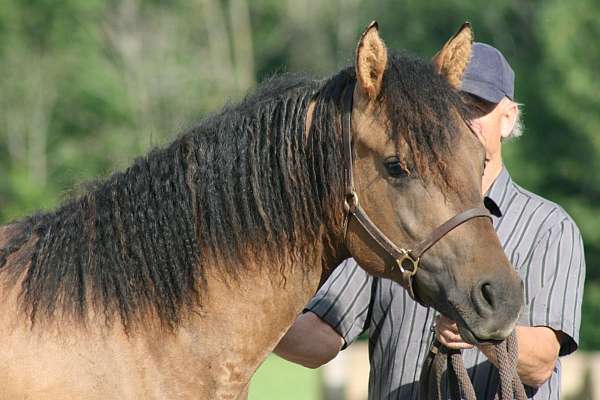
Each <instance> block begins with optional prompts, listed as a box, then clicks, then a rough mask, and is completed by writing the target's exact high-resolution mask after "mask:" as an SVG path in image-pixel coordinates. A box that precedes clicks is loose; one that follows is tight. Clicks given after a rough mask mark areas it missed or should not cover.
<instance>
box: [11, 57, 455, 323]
mask: <svg viewBox="0 0 600 400" xmlns="http://www.w3.org/2000/svg"><path fill="white" fill-rule="evenodd" d="M354 82H355V76H354V70H353V68H347V69H345V70H343V71H341V72H340V73H338V74H336V75H335V76H333V77H332V78H330V79H327V80H324V81H315V80H311V79H307V78H303V77H298V76H291V75H285V76H282V77H279V78H275V79H271V80H269V81H268V82H266V83H264V84H263V85H262V86H261V87H260V88H259V89H258V90H257V91H256V92H255V93H254V94H252V95H250V96H248V97H247V98H246V99H245V100H243V101H242V102H241V103H240V104H238V105H234V106H229V107H226V108H225V109H224V110H222V111H221V112H220V113H218V114H215V115H213V116H211V117H209V118H207V119H205V120H204V121H202V122H201V123H199V124H198V125H197V126H195V127H193V128H192V129H190V130H189V131H187V132H186V133H184V134H183V135H181V136H180V137H179V138H177V139H176V140H175V141H174V142H173V143H171V144H170V145H168V146H167V147H165V148H162V149H155V150H153V151H151V152H150V153H149V154H148V155H147V156H145V157H143V158H140V159H137V160H136V161H135V162H134V164H133V165H132V166H131V167H130V168H128V169H127V170H126V171H124V172H118V173H115V174H114V175H112V176H111V177H109V178H108V179H106V180H105V181H103V182H99V183H97V184H95V186H94V187H93V188H92V189H90V190H89V191H88V192H87V193H84V194H83V195H81V196H79V197H77V198H74V199H71V200H68V201H66V202H65V203H64V204H63V205H62V206H61V207H60V208H58V209H57V210H55V211H53V212H49V213H41V214H37V215H34V216H32V217H29V218H26V219H24V220H22V221H19V222H16V223H15V224H13V225H12V227H11V232H17V233H16V234H14V235H13V236H12V240H9V243H8V245H6V246H5V247H4V248H2V249H0V268H2V267H3V266H4V268H2V269H0V272H3V273H8V274H11V275H13V276H14V277H16V276H21V277H23V281H22V282H23V283H22V293H21V297H20V301H21V304H22V307H23V309H24V310H25V311H26V312H27V313H28V315H29V317H30V319H31V321H32V323H33V322H35V321H36V320H37V319H39V318H40V317H45V318H51V317H53V316H57V315H58V316H61V317H74V318H75V319H76V320H78V321H83V322H85V320H86V316H87V315H88V311H89V310H91V309H93V310H96V311H100V312H102V313H103V314H104V316H105V319H106V321H107V322H112V321H113V320H114V318H115V317H118V318H120V320H121V322H122V323H123V325H124V326H125V328H126V329H130V328H132V327H133V326H135V324H136V323H142V322H143V321H144V320H146V319H147V318H148V315H147V314H148V313H150V314H152V315H154V316H156V317H158V318H159V320H160V321H161V322H162V323H164V324H165V325H167V326H170V327H174V326H177V324H178V323H179V322H180V321H181V319H182V318H183V315H184V312H185V310H186V309H189V307H190V306H194V305H197V304H200V303H201V298H202V294H203V291H204V288H205V285H206V279H205V277H206V271H207V270H208V269H209V268H217V269H219V270H220V271H221V273H222V275H223V276H224V279H227V278H228V277H234V278H235V277H236V276H239V274H242V273H243V272H244V266H245V265H247V263H249V262H260V261H261V260H270V261H271V262H268V263H265V264H268V265H273V264H277V263H273V262H272V261H273V260H281V261H283V260H284V259H290V258H292V259H294V258H297V259H300V258H301V256H302V254H304V251H306V250H307V249H308V248H309V247H311V246H313V245H314V243H316V241H318V240H322V238H321V237H320V235H321V234H322V232H323V230H324V231H325V232H330V233H331V232H337V230H339V228H340V226H341V218H342V208H341V205H342V199H343V186H344V184H343V174H342V170H343V164H342V162H343V161H342V160H343V156H342V152H341V135H340V129H341V128H340V115H341V107H342V94H343V92H344V90H346V89H347V88H349V87H352V85H354ZM313 100H314V101H315V102H316V103H315V111H314V115H313V120H312V121H313V123H312V125H311V129H310V133H309V135H308V136H307V135H306V134H305V119H306V115H307V109H308V105H309V103H310V102H311V101H313ZM380 101H381V103H382V104H384V105H385V106H386V107H387V109H388V111H389V113H390V115H391V121H390V134H391V135H393V136H394V138H395V140H404V141H406V143H408V144H410V146H411V148H412V149H413V157H414V160H413V161H414V162H415V164H416V165H417V166H418V167H419V169H420V172H421V173H422V174H425V175H426V174H427V173H429V174H431V173H433V172H432V169H433V168H438V169H440V170H443V169H444V168H445V164H444V163H443V155H444V154H445V153H446V152H447V151H448V150H449V149H450V147H451V145H452V142H453V138H454V137H456V136H457V135H456V134H455V132H457V131H458V127H457V121H455V120H456V118H455V117H453V115H455V114H453V112H456V110H458V111H459V112H464V108H463V105H462V102H461V100H460V98H459V96H458V94H457V93H456V92H455V91H453V90H452V89H450V87H449V86H448V84H447V83H446V81H445V80H444V79H443V78H442V77H440V76H438V75H437V74H436V73H435V72H434V71H433V68H432V66H431V65H430V64H429V63H427V62H423V61H420V60H417V59H414V58H411V57H408V56H405V55H395V56H392V57H390V61H389V63H388V68H387V69H386V72H385V75H384V82H383V90H382V93H381V95H380ZM442 172H443V171H442ZM438 175H439V173H438ZM323 228H325V229H323ZM31 237H35V238H37V242H36V244H35V247H34V248H33V249H32V250H31V254H30V256H31V257H30V261H31V263H30V264H29V262H28V261H29V260H22V261H21V262H18V263H17V264H18V265H15V263H14V262H13V263H12V264H13V265H10V266H8V267H7V266H6V265H5V264H6V259H7V257H8V256H9V255H10V254H11V253H14V252H15V251H16V250H17V249H18V248H19V247H20V246H21V245H22V244H24V243H25V242H27V241H28V240H29V239H30V238H31ZM28 258H29V257H28ZM298 264H299V265H304V263H298ZM280 265H283V263H281V264H280ZM305 268H306V267H305Z"/></svg>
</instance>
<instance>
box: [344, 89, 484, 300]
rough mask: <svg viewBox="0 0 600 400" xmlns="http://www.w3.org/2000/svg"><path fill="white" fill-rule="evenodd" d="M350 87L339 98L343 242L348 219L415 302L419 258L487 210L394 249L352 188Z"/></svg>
mask: <svg viewBox="0 0 600 400" xmlns="http://www.w3.org/2000/svg"><path fill="white" fill-rule="evenodd" d="M353 94H354V87H351V88H348V89H347V90H346V92H345V93H344V96H343V112H342V146H343V152H344V175H345V183H346V194H345V199H344V209H345V210H346V216H345V220H344V241H345V240H346V236H347V233H348V226H349V224H350V222H351V220H352V219H354V220H356V222H357V223H358V224H357V226H359V227H360V229H361V230H362V231H363V233H364V234H366V236H367V237H369V238H371V239H372V241H373V242H375V243H376V244H377V246H378V247H379V248H380V249H381V250H383V252H384V253H386V254H388V256H389V257H390V258H391V259H392V260H394V264H393V265H392V268H391V270H390V271H389V272H395V270H396V269H398V271H399V272H400V282H399V283H400V284H401V285H402V286H403V287H404V288H405V289H406V290H407V291H408V293H409V295H410V297H412V298H413V299H415V300H418V299H416V297H415V293H414V289H413V281H412V277H413V276H414V275H415V274H416V273H417V271H418V270H419V262H420V260H421V256H422V255H423V254H424V253H425V252H426V251H427V250H429V249H430V248H431V246H433V245H434V244H436V243H437V242H438V241H439V240H440V239H441V238H443V237H444V236H446V234H448V233H449V232H450V231H452V230H453V229H454V228H456V227H458V226H459V225H462V224H464V223H465V222H467V221H469V220H471V219H473V218H478V217H487V218H490V219H491V216H490V213H489V211H488V210H487V209H485V208H482V207H476V208H471V209H468V210H466V211H463V212H461V213H459V214H457V215H455V216H454V217H452V218H450V219H449V220H447V221H446V222H444V223H443V224H442V225H440V226H438V227H437V228H435V229H434V230H433V232H431V234H430V235H429V236H427V237H426V238H425V239H423V240H421V241H420V242H419V243H417V244H416V245H415V246H414V247H413V248H412V249H408V248H404V247H398V246H396V244H395V243H394V242H392V241H391V240H390V239H389V238H388V237H387V236H386V235H385V234H384V233H383V232H382V231H381V230H380V229H379V228H378V227H377V225H375V223H374V222H373V221H372V220H371V219H370V218H369V216H368V215H367V213H366V211H365V210H364V209H363V208H362V207H361V205H360V202H359V200H358V194H357V193H356V190H355V188H354V176H353V173H352V162H353V157H352V136H351V135H352V101H353Z"/></svg>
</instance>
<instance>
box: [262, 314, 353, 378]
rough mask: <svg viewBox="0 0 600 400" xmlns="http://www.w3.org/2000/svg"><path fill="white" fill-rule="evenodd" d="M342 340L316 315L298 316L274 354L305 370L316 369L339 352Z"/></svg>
mask: <svg viewBox="0 0 600 400" xmlns="http://www.w3.org/2000/svg"><path fill="white" fill-rule="evenodd" d="M343 344H344V339H342V337H341V336H340V335H339V334H338V333H337V332H336V331H334V330H333V329H332V328H331V326H329V325H328V324H327V323H325V322H323V320H321V318H319V317H318V316H317V315H316V314H314V313H312V312H310V311H308V312H306V313H304V314H302V315H300V316H299V317H298V318H297V319H296V321H295V322H294V324H293V325H292V326H291V327H290V329H289V330H288V331H287V333H286V334H285V336H284V337H283V338H282V339H281V341H280V342H279V344H278V345H277V347H275V350H273V351H274V353H275V354H277V355H278V356H280V357H282V358H285V359H286V360H288V361H291V362H294V363H296V364H300V365H303V366H305V367H307V368H318V367H320V366H321V365H323V364H326V363H328V362H329V361H331V360H332V359H333V358H334V357H335V356H337V354H338V353H339V352H340V349H341V348H342V346H343Z"/></svg>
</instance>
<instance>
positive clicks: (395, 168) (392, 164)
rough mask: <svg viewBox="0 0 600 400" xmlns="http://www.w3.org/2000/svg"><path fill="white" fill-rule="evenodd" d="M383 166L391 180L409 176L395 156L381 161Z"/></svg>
mask: <svg viewBox="0 0 600 400" xmlns="http://www.w3.org/2000/svg"><path fill="white" fill-rule="evenodd" d="M383 165H384V166H385V169H386V170H387V172H388V174H390V176H391V177H393V178H403V177H405V176H408V175H409V172H408V170H406V168H405V167H403V166H402V164H401V163H400V159H399V158H398V157H396V156H391V157H388V158H386V159H385V160H384V161H383Z"/></svg>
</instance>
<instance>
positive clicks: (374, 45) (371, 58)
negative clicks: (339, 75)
mask: <svg viewBox="0 0 600 400" xmlns="http://www.w3.org/2000/svg"><path fill="white" fill-rule="evenodd" d="M386 65H387V49H386V47H385V43H383V40H381V37H379V26H378V25H377V22H376V21H373V22H371V23H370V24H369V26H367V29H365V31H364V32H363V34H362V35H361V37H360V40H359V41H358V46H357V47H356V79H357V81H358V85H359V89H360V90H361V92H362V93H363V94H365V95H366V96H367V98H368V99H369V100H375V99H376V98H377V96H378V95H379V92H380V91H381V82H382V81H383V72H384V71H385V67H386Z"/></svg>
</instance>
